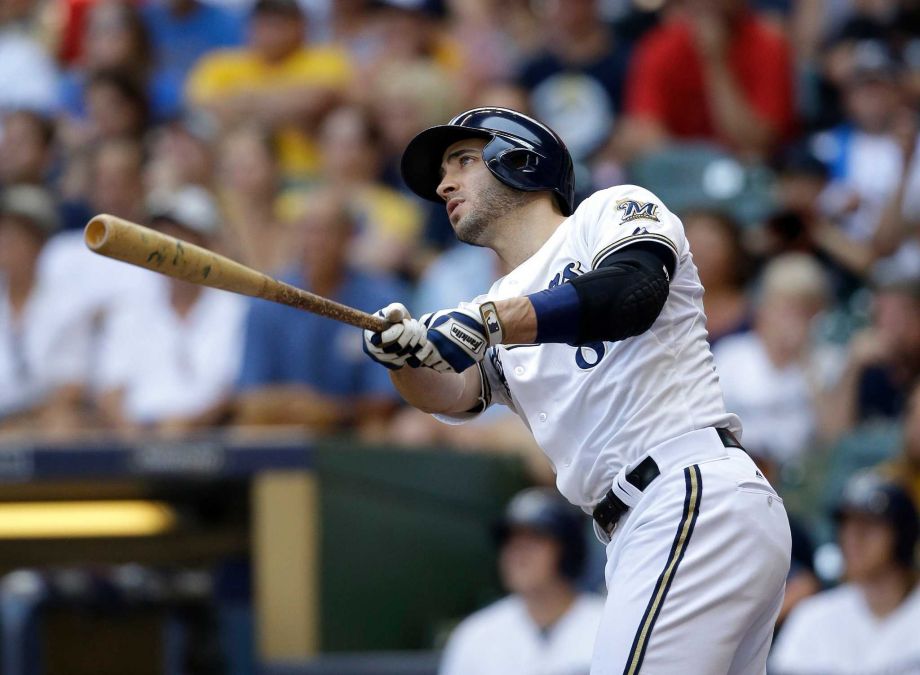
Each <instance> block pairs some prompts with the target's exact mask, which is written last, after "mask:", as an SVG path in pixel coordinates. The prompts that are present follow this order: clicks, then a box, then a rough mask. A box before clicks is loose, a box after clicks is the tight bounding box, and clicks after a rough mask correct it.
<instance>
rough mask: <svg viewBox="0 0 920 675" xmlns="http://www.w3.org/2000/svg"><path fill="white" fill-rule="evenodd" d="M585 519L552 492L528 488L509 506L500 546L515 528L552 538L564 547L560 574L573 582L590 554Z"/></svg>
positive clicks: (498, 529) (499, 530) (498, 531)
mask: <svg viewBox="0 0 920 675" xmlns="http://www.w3.org/2000/svg"><path fill="white" fill-rule="evenodd" d="M583 516H584V514H583V513H582V512H581V511H579V510H578V509H576V508H575V507H574V506H572V505H571V504H569V503H568V502H567V501H565V500H564V499H563V498H562V497H560V496H559V495H558V494H557V493H556V492H554V491H553V490H551V489H549V488H528V489H526V490H523V491H521V492H519V493H518V494H516V495H515V496H514V497H513V498H512V500H511V501H510V502H509V503H508V507H507V508H506V509H505V515H504V517H503V518H502V520H501V521H500V522H499V523H498V525H497V526H496V528H495V534H496V537H497V539H498V541H499V542H500V543H504V542H505V540H506V539H507V538H508V535H509V534H510V532H511V530H512V529H514V528H516V527H526V528H529V529H532V530H535V531H537V532H540V533H542V534H546V535H549V536H551V537H553V538H554V539H556V540H557V541H559V543H560V544H561V545H562V558H561V560H560V562H559V566H560V570H561V571H562V574H563V575H565V576H566V577H568V578H569V579H573V580H574V579H577V578H578V577H579V576H580V575H581V572H582V569H583V568H584V564H585V555H586V553H587V551H586V550H585V548H586V547H585V536H584V528H583V524H584V520H583Z"/></svg>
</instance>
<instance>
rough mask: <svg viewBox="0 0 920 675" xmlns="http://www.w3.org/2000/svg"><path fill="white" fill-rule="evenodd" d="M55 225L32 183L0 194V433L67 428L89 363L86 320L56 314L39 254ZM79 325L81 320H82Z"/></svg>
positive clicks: (60, 301) (62, 304) (46, 200)
mask: <svg viewBox="0 0 920 675" xmlns="http://www.w3.org/2000/svg"><path fill="white" fill-rule="evenodd" d="M58 227H59V219H58V214H57V211H56V208H55V201H54V197H53V196H52V195H51V194H50V193H48V192H47V191H46V190H44V189H43V188H40V187H37V186H34V185H11V186H9V187H7V188H6V189H4V190H3V192H2V193H0V430H3V431H10V430H14V429H19V430H25V429H30V430H32V431H37V430H39V429H41V430H44V431H66V430H71V431H72V430H73V429H74V428H76V427H77V426H78V425H79V416H78V412H79V408H80V406H81V401H82V397H83V394H84V387H85V385H86V383H87V372H88V369H89V364H90V361H91V359H90V342H91V340H90V338H91V333H92V325H91V323H90V322H89V321H86V320H83V321H71V319H73V316H72V315H70V314H69V313H67V312H65V311H62V310H64V309H65V308H66V305H67V303H68V302H69V298H68V297H67V295H66V294H63V293H60V292H58V290H59V289H55V288H53V287H51V286H49V285H47V284H45V283H42V281H43V280H42V279H41V276H40V274H39V256H40V255H41V252H42V249H43V248H44V246H45V243H46V242H47V241H48V238H49V237H50V236H51V235H52V234H54V232H55V231H56V230H57V229H58ZM83 318H84V319H85V317H83Z"/></svg>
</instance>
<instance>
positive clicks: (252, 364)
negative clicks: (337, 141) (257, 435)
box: [236, 190, 405, 438]
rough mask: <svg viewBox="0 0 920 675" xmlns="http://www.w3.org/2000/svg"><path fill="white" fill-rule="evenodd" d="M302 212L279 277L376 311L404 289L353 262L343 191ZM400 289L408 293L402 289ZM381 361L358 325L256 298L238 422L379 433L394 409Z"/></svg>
mask: <svg viewBox="0 0 920 675" xmlns="http://www.w3.org/2000/svg"><path fill="white" fill-rule="evenodd" d="M292 217H293V218H295V220H294V222H293V227H294V228H295V230H296V235H297V242H298V243H297V244H296V246H292V248H293V249H294V250H296V252H297V255H298V258H299V259H298V261H297V263H296V265H295V266H294V267H291V268H289V269H287V270H286V271H284V272H282V274H281V275H280V278H281V279H282V280H283V281H286V282H288V283H290V284H293V285H295V286H299V287H301V288H305V289H306V290H308V291H311V292H313V293H316V294H318V295H321V296H323V297H326V298H330V299H332V300H335V301H337V302H341V303H342V304H345V305H349V306H351V307H356V308H357V309H360V310H363V311H365V312H373V311H374V308H375V307H380V306H382V305H383V304H386V303H387V302H389V301H390V300H389V299H390V298H395V297H405V291H404V289H402V288H401V285H400V284H398V283H397V282H395V281H394V280H393V279H392V277H386V276H380V275H371V274H368V273H366V272H364V271H363V270H359V269H358V268H355V267H353V266H351V265H350V264H349V262H348V257H347V254H348V249H349V246H350V244H351V241H352V237H353V235H354V230H355V226H356V224H355V222H354V218H353V216H352V215H351V213H350V212H349V210H348V208H347V202H346V200H345V198H344V197H343V196H341V195H339V194H337V193H336V192H334V191H331V190H322V191H321V190H314V191H312V192H310V193H309V194H308V195H306V196H304V198H303V200H302V201H301V203H300V208H299V210H298V211H295V212H294V213H292ZM401 294H402V295H401ZM381 370H385V369H383V368H377V367H374V364H373V363H371V362H370V361H368V359H367V358H366V357H364V354H363V352H362V348H361V331H359V330H356V329H355V328H354V327H353V326H349V325H346V324H343V323H340V322H338V321H333V320H331V319H327V318H325V317H321V316H319V315H317V314H313V313H311V312H304V311H301V310H297V309H293V308H291V307H285V306H283V305H279V304H276V303H271V302H267V301H265V300H253V301H251V303H250V307H249V313H248V316H247V319H246V342H245V347H244V352H243V366H242V372H241V374H240V379H239V382H238V389H239V395H238V398H237V408H238V417H237V419H236V421H237V423H238V424H240V425H244V426H245V425H253V426H267V425H279V424H285V425H296V426H299V427H301V428H306V429H311V430H313V431H319V432H329V431H342V430H349V431H358V432H367V434H368V436H369V437H372V438H380V435H381V433H382V429H383V426H384V424H385V423H386V422H387V421H388V420H389V418H390V416H391V414H392V412H393V411H394V409H395V408H396V405H397V399H396V392H395V390H394V389H393V385H392V384H391V382H390V378H389V376H388V375H387V374H386V373H385V372H384V373H381V372H380V371H381Z"/></svg>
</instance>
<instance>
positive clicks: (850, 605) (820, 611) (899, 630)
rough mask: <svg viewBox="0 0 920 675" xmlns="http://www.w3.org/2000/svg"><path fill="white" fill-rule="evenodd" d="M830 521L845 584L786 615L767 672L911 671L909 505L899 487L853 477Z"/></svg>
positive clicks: (917, 647)
mask: <svg viewBox="0 0 920 675" xmlns="http://www.w3.org/2000/svg"><path fill="white" fill-rule="evenodd" d="M835 516H836V518H837V522H838V525H839V528H838V539H839V542H840V548H841V550H842V553H843V559H844V563H845V566H846V580H847V581H846V583H844V584H842V585H841V586H838V587H837V588H834V589H832V590H830V591H825V592H823V593H819V594H818V595H815V596H814V597H811V598H807V599H805V600H803V601H802V602H801V604H799V606H798V607H797V608H796V609H795V610H793V612H792V613H791V614H790V616H789V618H788V619H787V621H786V625H785V627H784V628H783V630H782V632H781V633H780V634H779V637H778V638H777V642H776V644H775V646H774V650H773V654H772V657H771V671H770V672H772V673H776V675H817V674H818V673H820V674H821V675H857V674H859V675H863V674H865V673H914V672H917V671H918V670H920V642H918V641H917V639H916V637H917V626H918V625H920V591H918V590H917V575H916V572H915V569H914V564H915V555H914V549H915V546H916V542H917V531H918V522H917V511H916V507H915V506H914V504H913V503H912V502H911V500H910V497H909V496H908V494H907V493H906V492H905V491H904V490H903V489H901V488H900V487H898V486H896V485H894V484H891V483H886V482H884V481H882V480H881V479H879V477H878V476H876V475H873V474H871V473H870V474H858V475H856V476H855V477H853V478H852V479H851V480H850V482H849V483H848V484H847V485H846V487H845V489H844V492H843V495H842V497H841V500H840V503H839V505H838V507H837V509H836V511H835Z"/></svg>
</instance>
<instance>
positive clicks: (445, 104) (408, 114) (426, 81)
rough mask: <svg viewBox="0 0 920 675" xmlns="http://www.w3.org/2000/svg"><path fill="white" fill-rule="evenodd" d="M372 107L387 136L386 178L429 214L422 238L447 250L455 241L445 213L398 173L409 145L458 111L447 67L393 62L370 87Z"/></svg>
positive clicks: (385, 151) (422, 63)
mask: <svg viewBox="0 0 920 675" xmlns="http://www.w3.org/2000/svg"><path fill="white" fill-rule="evenodd" d="M368 93H369V94H370V96H369V100H368V104H369V106H370V109H371V111H372V114H373V116H374V119H375V121H376V123H377V125H378V126H379V127H380V129H381V131H382V132H383V180H384V182H385V183H387V184H388V185H390V186H391V187H393V188H396V189H398V190H403V191H405V193H406V194H407V195H409V196H410V198H412V199H416V200H417V201H418V203H419V205H420V207H421V208H422V209H424V210H425V230H424V235H423V240H424V242H425V244H426V245H427V246H429V247H431V248H435V249H444V248H446V247H447V246H448V245H449V244H452V243H453V242H454V240H455V238H454V234H453V230H452V229H451V227H450V222H448V220H447V214H446V212H445V210H444V209H443V208H442V207H440V206H438V205H437V204H432V203H431V202H425V201H422V200H420V199H418V198H417V197H415V195H414V193H411V192H409V191H408V190H407V189H406V187H405V184H404V183H403V180H402V177H401V176H400V173H399V160H400V157H402V152H403V150H404V149H405V147H406V145H408V143H409V141H411V140H412V138H413V137H414V136H415V134H417V133H418V132H419V131H421V130H422V129H425V128H427V127H429V126H433V125H435V124H443V123H444V121H445V120H449V119H450V118H451V117H452V116H453V115H455V114H456V113H457V111H458V110H459V108H458V105H459V101H460V100H461V98H460V95H459V92H458V91H457V89H456V88H455V87H454V86H453V83H452V81H451V80H450V79H449V78H448V77H446V76H445V73H444V71H443V69H441V68H439V67H437V66H436V65H434V64H432V63H427V62H424V61H416V62H414V63H409V64H390V65H389V66H388V67H387V68H385V69H384V70H383V71H382V72H381V73H380V75H379V77H378V78H377V80H376V81H375V82H374V84H373V86H372V87H370V89H369V92H368Z"/></svg>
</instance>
